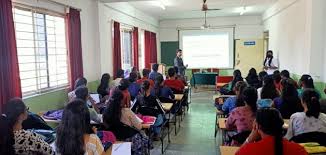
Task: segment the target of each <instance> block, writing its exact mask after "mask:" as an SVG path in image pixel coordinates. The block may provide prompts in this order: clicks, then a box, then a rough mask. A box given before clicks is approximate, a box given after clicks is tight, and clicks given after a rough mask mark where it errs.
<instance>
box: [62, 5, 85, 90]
mask: <svg viewBox="0 0 326 155" xmlns="http://www.w3.org/2000/svg"><path fill="white" fill-rule="evenodd" d="M66 30H67V41H68V42H67V46H68V61H69V85H70V89H73V87H74V82H75V80H76V79H78V78H80V77H83V57H82V44H81V25H80V12H79V11H78V10H76V9H73V8H70V10H69V13H67V14H66Z"/></svg>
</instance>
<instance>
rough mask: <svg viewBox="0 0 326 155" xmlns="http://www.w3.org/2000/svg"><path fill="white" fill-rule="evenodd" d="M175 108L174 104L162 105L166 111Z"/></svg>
mask: <svg viewBox="0 0 326 155" xmlns="http://www.w3.org/2000/svg"><path fill="white" fill-rule="evenodd" d="M172 106H173V103H162V107H163V109H164V110H165V111H170V110H171V108H172Z"/></svg>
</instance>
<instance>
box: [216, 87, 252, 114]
mask: <svg viewBox="0 0 326 155" xmlns="http://www.w3.org/2000/svg"><path fill="white" fill-rule="evenodd" d="M245 88H247V83H246V82H243V81H239V82H237V83H236V84H235V87H234V91H235V94H236V96H235V97H229V98H228V99H226V101H225V102H224V104H223V106H222V111H223V112H224V114H228V113H230V112H231V111H232V110H233V109H234V108H236V107H240V106H243V105H244V102H243V97H242V93H243V90H244V89H245Z"/></svg>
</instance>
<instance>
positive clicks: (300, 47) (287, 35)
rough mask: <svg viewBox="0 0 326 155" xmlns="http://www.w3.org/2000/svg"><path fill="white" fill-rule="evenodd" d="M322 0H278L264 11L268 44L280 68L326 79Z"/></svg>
mask: <svg viewBox="0 0 326 155" xmlns="http://www.w3.org/2000/svg"><path fill="white" fill-rule="evenodd" d="M325 8H326V2H325V1H324V0H313V1H312V0H286V1H278V2H277V3H276V4H275V5H274V6H272V7H271V8H270V9H268V10H267V11H266V12H265V13H264V15H263V21H264V29H265V30H268V31H269V47H270V49H272V50H273V51H275V52H276V53H277V54H278V57H279V60H280V68H281V69H288V70H290V71H292V72H293V73H295V74H297V75H301V74H311V75H312V76H313V77H314V79H315V80H316V81H326V73H325V72H323V71H325V67H324V66H325V65H321V64H324V62H323V58H324V55H325V54H324V53H325V44H324V43H325V37H324V35H325V30H326V28H325V24H326V22H325V19H324V18H325V17H324V15H325Z"/></svg>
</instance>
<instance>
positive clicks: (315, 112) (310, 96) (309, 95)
mask: <svg viewBox="0 0 326 155" xmlns="http://www.w3.org/2000/svg"><path fill="white" fill-rule="evenodd" d="M302 101H303V102H304V103H305V104H306V105H307V108H308V111H307V112H306V116H307V117H315V118H317V119H318V117H319V114H320V103H319V94H318V93H317V92H316V91H315V90H313V89H306V90H305V91H304V92H303V94H302Z"/></svg>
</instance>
